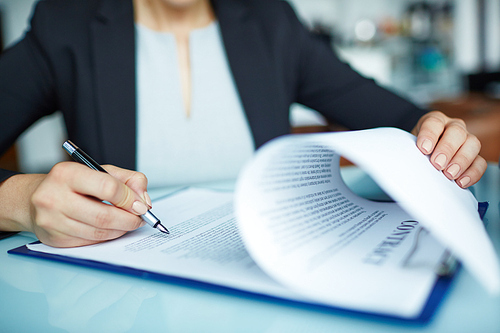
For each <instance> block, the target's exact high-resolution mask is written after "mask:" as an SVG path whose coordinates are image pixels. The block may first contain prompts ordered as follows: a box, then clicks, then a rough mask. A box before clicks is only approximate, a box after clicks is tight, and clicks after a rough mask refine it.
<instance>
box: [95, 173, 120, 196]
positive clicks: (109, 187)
mask: <svg viewBox="0 0 500 333" xmlns="http://www.w3.org/2000/svg"><path fill="white" fill-rule="evenodd" d="M118 189H119V185H118V183H117V182H115V181H112V180H111V179H109V178H108V177H102V178H101V180H100V182H99V193H101V195H102V196H103V198H104V199H112V198H114V197H115V196H116V193H117V192H118Z"/></svg>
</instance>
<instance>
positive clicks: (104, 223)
mask: <svg viewBox="0 0 500 333" xmlns="http://www.w3.org/2000/svg"><path fill="white" fill-rule="evenodd" d="M112 221H113V218H112V216H111V214H110V212H109V210H107V209H104V210H101V211H99V212H98V213H97V214H96V216H95V218H94V223H95V226H96V227H98V228H107V227H109V225H110V224H111V223H112Z"/></svg>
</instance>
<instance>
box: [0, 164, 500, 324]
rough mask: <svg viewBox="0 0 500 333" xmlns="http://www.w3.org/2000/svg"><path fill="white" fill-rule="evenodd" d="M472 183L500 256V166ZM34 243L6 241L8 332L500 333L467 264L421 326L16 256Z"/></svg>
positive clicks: (496, 313)
mask: <svg viewBox="0 0 500 333" xmlns="http://www.w3.org/2000/svg"><path fill="white" fill-rule="evenodd" d="M343 173H344V178H345V180H346V182H347V183H349V184H350V185H351V188H353V189H354V190H355V191H357V192H359V193H360V194H362V195H365V196H367V197H373V198H377V197H378V196H379V195H380V190H379V189H378V188H377V186H376V185H375V184H374V183H373V182H371V180H370V179H369V178H368V177H367V176H366V175H365V174H364V173H363V172H361V171H360V170H359V169H357V168H356V167H346V168H344V169H343ZM206 186H209V187H214V188H224V189H227V188H231V186H232V183H220V184H211V185H206ZM171 190H172V189H165V190H161V191H151V193H150V194H151V195H152V196H153V197H158V196H160V195H162V194H165V193H168V192H169V191H171ZM472 190H473V191H474V193H475V195H476V197H477V199H478V200H479V201H488V202H489V203H490V206H489V209H488V211H487V213H486V216H485V223H486V227H487V230H488V233H489V234H490V236H491V238H492V240H493V242H494V245H495V248H496V250H497V253H500V215H499V204H500V170H499V168H498V166H497V165H494V164H491V165H489V167H488V170H487V172H486V174H485V176H484V177H483V178H482V180H481V181H480V182H479V183H478V184H476V185H475V186H474V187H473V189H472ZM33 240H35V239H34V238H33V237H32V235H31V234H29V233H20V234H17V235H15V236H13V237H10V238H7V239H4V240H1V241H0V331H1V332H9V333H10V332H134V331H136V332H145V331H147V330H153V331H165V332H384V333H387V332H402V331H412V332H413V331H419V332H420V331H422V332H440V333H441V332H483V333H484V332H500V297H490V296H489V295H488V294H487V293H486V292H485V290H484V289H483V288H482V287H481V286H480V285H478V283H477V282H476V281H475V280H473V278H472V277H471V276H470V274H469V273H468V272H467V271H465V270H463V269H462V270H460V271H459V272H458V273H457V275H456V276H455V279H454V281H453V282H452V285H451V287H450V288H449V290H448V294H447V295H446V296H445V298H444V300H443V301H442V303H441V305H440V307H439V308H438V310H437V312H436V314H435V315H434V318H433V319H432V320H431V321H430V322H429V323H427V324H426V325H414V324H406V323H402V322H398V321H390V320H386V319H376V318H374V317H367V316H363V315H356V314H349V313H344V312H341V311H336V310H328V309H317V308H308V307H305V306H304V307H303V306H297V305H294V304H291V303H287V302H276V301H269V300H266V299H261V298H253V297H246V296H241V295H233V294H229V293H220V292H217V291H212V290H209V289H205V288H194V287H189V286H184V285H180V284H173V283H162V282H158V281H152V280H146V279H141V278H137V277H132V276H127V275H120V274H117V273H112V272H105V271H99V270H96V269H91V268H85V267H80V266H75V265H69V264H62V263H55V262H51V261H47V260H41V259H36V258H27V257H22V256H17V255H10V254H7V251H8V250H10V249H12V248H15V247H18V246H21V245H24V244H27V243H29V242H32V241H33Z"/></svg>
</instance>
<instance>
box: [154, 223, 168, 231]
mask: <svg viewBox="0 0 500 333" xmlns="http://www.w3.org/2000/svg"><path fill="white" fill-rule="evenodd" d="M156 229H158V230H160V231H161V232H163V233H165V234H169V233H170V231H168V229H167V228H165V227H164V226H163V224H161V223H158V225H157V226H156Z"/></svg>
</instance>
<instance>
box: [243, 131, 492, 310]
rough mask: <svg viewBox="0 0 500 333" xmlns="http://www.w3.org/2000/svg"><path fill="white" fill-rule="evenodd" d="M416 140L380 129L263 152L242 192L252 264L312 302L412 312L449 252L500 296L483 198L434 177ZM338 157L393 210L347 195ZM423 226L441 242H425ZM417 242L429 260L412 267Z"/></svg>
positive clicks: (298, 138) (291, 142)
mask: <svg viewBox="0 0 500 333" xmlns="http://www.w3.org/2000/svg"><path fill="white" fill-rule="evenodd" d="M415 141H416V140H415V137H414V136H413V135H411V134H409V133H407V132H404V131H402V130H398V129H394V128H378V129H372V130H364V131H352V132H338V133H320V134H307V135H289V136H285V137H281V138H278V139H275V140H273V141H271V142H270V143H268V144H267V145H265V146H264V147H262V148H261V149H260V150H259V151H258V152H257V154H256V156H255V158H254V159H253V160H252V161H251V162H250V163H249V164H248V165H247V166H246V168H245V169H244V171H243V173H242V174H241V175H240V177H239V180H238V183H237V186H236V193H235V209H236V216H237V218H238V223H239V227H240V231H241V235H242V238H243V240H244V242H245V245H246V248H247V250H248V251H249V253H250V255H251V256H252V257H253V259H254V260H255V262H256V263H257V264H258V265H259V266H260V267H261V268H262V269H263V270H264V271H265V272H266V273H267V274H269V275H270V276H271V277H273V278H274V279H276V280H277V281H279V282H280V283H282V284H283V285H285V286H288V287H289V288H291V289H293V290H295V291H296V292H298V293H300V294H302V295H305V296H306V297H310V298H312V299H317V300H321V301H323V302H325V303H329V304H342V305H343V306H349V305H352V307H353V308H361V309H365V310H368V311H380V312H387V313H390V312H394V311H396V308H397V309H398V310H397V311H402V312H406V315H411V314H412V313H416V312H417V311H418V309H420V308H421V307H422V306H423V304H422V303H423V302H424V301H425V298H423V297H422V296H421V295H422V294H426V292H427V291H428V290H429V288H430V286H432V284H433V282H434V281H435V278H436V273H435V268H436V265H438V264H439V262H440V260H442V258H443V256H445V255H446V251H445V248H448V249H449V250H450V251H451V252H452V253H453V254H454V255H455V256H456V257H458V259H459V260H461V262H462V263H463V265H464V266H465V267H466V268H467V269H468V270H469V271H470V272H471V274H472V275H473V276H475V277H476V278H477V280H478V281H480V282H481V283H482V284H483V285H484V287H486V289H487V290H488V291H490V292H491V293H496V294H498V293H499V291H500V270H499V262H498V258H497V256H496V254H495V251H494V249H493V246H492V244H491V241H490V239H489V237H488V235H487V233H486V231H485V229H484V226H483V223H482V221H481V220H480V218H479V215H478V212H477V201H476V200H475V198H474V196H473V195H472V194H471V192H470V191H469V190H464V189H461V188H459V187H458V186H457V185H456V184H455V183H454V182H453V181H450V180H448V179H447V178H446V177H445V176H444V175H443V174H442V173H441V172H440V171H438V170H436V169H435V168H434V167H433V166H432V165H431V164H430V162H429V159H428V157H426V156H424V155H423V154H422V153H421V152H420V151H419V150H418V148H417V147H416V144H415ZM341 155H342V156H344V157H346V158H347V159H349V160H350V161H352V162H353V163H355V164H357V165H358V166H359V167H361V168H362V169H364V171H366V172H367V173H368V174H369V175H370V176H371V177H372V178H373V179H374V180H375V181H376V182H377V183H378V185H379V186H380V187H381V188H382V189H383V190H384V191H385V192H386V193H387V194H388V195H389V196H391V198H393V199H394V200H395V203H394V202H392V203H391V202H373V201H369V200H366V199H363V198H360V197H359V196H357V195H355V194H354V193H353V192H352V191H350V189H349V188H348V187H347V186H346V185H345V184H344V182H343V180H342V178H341V175H340V168H339V164H338V161H339V156H341ZM422 227H424V228H425V230H427V231H429V232H430V234H431V236H428V237H431V238H435V239H437V241H438V242H432V241H429V240H427V241H425V240H421V241H419V240H418V237H420V236H421V234H422V233H421V232H420V231H421V229H422ZM423 238H425V237H423ZM419 242H420V243H421V246H420V250H421V251H424V252H426V253H425V254H424V255H423V256H422V252H421V253H420V256H421V257H422V258H424V259H425V260H423V261H421V260H419V259H415V258H417V257H418V256H414V258H413V259H415V260H413V261H411V260H410V261H409V260H408V255H409V253H410V254H411V253H412V251H414V250H415V248H414V247H415V244H416V243H419ZM426 242H427V243H426ZM422 244H424V245H422Z"/></svg>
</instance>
